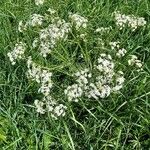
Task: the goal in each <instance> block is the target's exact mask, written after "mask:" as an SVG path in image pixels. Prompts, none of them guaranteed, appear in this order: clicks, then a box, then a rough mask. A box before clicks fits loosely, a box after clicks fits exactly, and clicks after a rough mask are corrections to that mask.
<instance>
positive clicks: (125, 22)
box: [114, 11, 146, 31]
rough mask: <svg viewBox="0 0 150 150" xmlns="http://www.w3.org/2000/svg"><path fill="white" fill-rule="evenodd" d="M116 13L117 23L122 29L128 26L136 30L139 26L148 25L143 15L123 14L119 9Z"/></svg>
mask: <svg viewBox="0 0 150 150" xmlns="http://www.w3.org/2000/svg"><path fill="white" fill-rule="evenodd" d="M114 15H115V20H116V25H117V26H119V29H120V30H121V29H123V28H124V27H125V26H128V27H130V28H131V29H132V31H134V30H136V29H137V28H138V27H140V26H145V25H146V20H145V19H144V18H143V17H136V16H134V15H125V14H121V13H120V12H119V11H116V12H114Z"/></svg>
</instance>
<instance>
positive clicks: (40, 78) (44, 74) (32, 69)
mask: <svg viewBox="0 0 150 150" xmlns="http://www.w3.org/2000/svg"><path fill="white" fill-rule="evenodd" d="M27 67H28V71H27V77H28V78H29V79H31V80H33V81H36V82H37V83H39V84H40V88H39V90H38V92H39V93H42V94H43V95H45V96H47V95H49V93H50V91H51V88H52V80H51V77H52V73H51V72H49V71H48V70H45V69H42V68H41V66H39V65H37V64H36V63H34V62H33V61H32V59H31V57H29V58H28V60H27Z"/></svg>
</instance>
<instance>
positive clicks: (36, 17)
mask: <svg viewBox="0 0 150 150" xmlns="http://www.w3.org/2000/svg"><path fill="white" fill-rule="evenodd" d="M43 20H44V17H43V16H42V15H40V14H32V16H31V18H30V19H29V21H28V25H30V26H33V27H35V26H41V25H42V23H43Z"/></svg>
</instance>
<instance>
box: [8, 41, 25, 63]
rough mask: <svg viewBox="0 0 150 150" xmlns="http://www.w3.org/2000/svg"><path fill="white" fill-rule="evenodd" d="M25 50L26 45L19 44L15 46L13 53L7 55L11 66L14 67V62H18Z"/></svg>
mask: <svg viewBox="0 0 150 150" xmlns="http://www.w3.org/2000/svg"><path fill="white" fill-rule="evenodd" d="M25 50H26V44H25V43H23V42H19V43H17V44H15V47H14V49H13V51H11V52H8V53H7V56H8V57H9V60H10V61H11V63H12V65H15V64H16V60H17V59H18V60H19V59H21V58H22V57H23V56H24V53H25Z"/></svg>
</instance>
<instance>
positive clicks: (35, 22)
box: [18, 14, 44, 32]
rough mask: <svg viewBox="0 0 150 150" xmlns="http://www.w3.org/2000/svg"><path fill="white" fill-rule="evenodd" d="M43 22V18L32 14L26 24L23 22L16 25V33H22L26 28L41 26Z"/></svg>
mask: <svg viewBox="0 0 150 150" xmlns="http://www.w3.org/2000/svg"><path fill="white" fill-rule="evenodd" d="M43 20H44V16H42V15H40V14H32V15H31V17H30V19H29V20H28V21H27V22H26V23H23V21H22V20H21V21H19V24H18V31H19V32H24V31H26V30H27V28H28V27H30V26H32V27H35V26H41V25H42V23H43Z"/></svg>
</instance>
